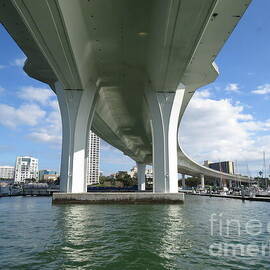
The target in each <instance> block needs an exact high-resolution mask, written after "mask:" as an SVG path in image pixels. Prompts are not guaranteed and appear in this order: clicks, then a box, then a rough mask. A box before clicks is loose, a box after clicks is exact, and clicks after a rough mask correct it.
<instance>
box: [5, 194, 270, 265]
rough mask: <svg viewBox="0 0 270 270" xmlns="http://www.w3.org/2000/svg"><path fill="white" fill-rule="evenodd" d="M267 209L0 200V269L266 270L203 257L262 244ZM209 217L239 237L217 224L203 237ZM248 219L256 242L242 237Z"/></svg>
mask: <svg viewBox="0 0 270 270" xmlns="http://www.w3.org/2000/svg"><path fill="white" fill-rule="evenodd" d="M269 208H270V203H263V202H242V201H240V200H229V199H219V198H206V197H197V196H191V197H187V198H186V202H185V204H183V205H52V204H51V198H41V197H40V198H37V197H34V198H31V197H13V198H0V269H1V270H8V269H91V270H92V269H93V270H95V269H110V270H113V269H117V270H118V269H120V270H122V269H123V270H126V269H154V270H158V269H192V270H196V269H270V256H269V254H266V255H265V254H257V255H256V256H250V254H244V255H243V254H242V255H243V256H240V255H237V254H235V255H236V256H227V255H226V256H225V255H224V254H221V255H220V254H219V255H220V256H216V255H217V254H210V251H209V247H210V246H211V244H213V243H234V244H242V245H248V244H250V243H252V244H256V245H258V246H259V245H261V244H263V243H264V242H266V241H268V238H269V235H270V233H268V231H267V226H266V224H267V222H268V221H269V217H270V215H269V213H270V210H269ZM213 213H214V214H222V218H221V216H220V219H217V220H219V221H220V220H224V221H225V220H227V219H232V218H233V219H237V220H239V224H240V225H241V231H240V233H241V235H240V236H239V235H238V233H239V227H237V226H236V227H235V228H234V227H233V226H232V228H231V229H232V230H231V231H230V233H229V234H228V235H225V233H224V232H223V230H224V231H226V230H225V229H226V228H225V225H224V224H222V226H221V231H220V227H219V224H220V222H219V221H215V222H214V223H213V224H214V225H213V233H212V234H211V226H210V220H209V219H210V217H211V214H213ZM218 217H219V216H218ZM255 218H256V219H258V220H260V222H261V223H262V224H263V226H262V227H263V229H262V231H261V232H260V233H259V234H258V235H256V236H255V235H250V234H248V233H247V232H246V231H245V230H244V225H245V224H246V222H248V221H249V220H251V219H255ZM222 222H223V221H222ZM223 223H225V222H223ZM269 228H270V227H269Z"/></svg>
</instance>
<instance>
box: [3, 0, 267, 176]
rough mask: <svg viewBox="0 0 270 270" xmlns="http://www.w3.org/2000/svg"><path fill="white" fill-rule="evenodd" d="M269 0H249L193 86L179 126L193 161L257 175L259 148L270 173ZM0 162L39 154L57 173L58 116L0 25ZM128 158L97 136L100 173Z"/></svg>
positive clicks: (128, 163) (128, 164) (121, 166)
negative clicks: (213, 70)
mask: <svg viewBox="0 0 270 270" xmlns="http://www.w3.org/2000/svg"><path fill="white" fill-rule="evenodd" d="M269 10H270V1H269V0H253V2H252V3H251V5H250V6H249V8H248V10H247V12H246V13H245V15H244V17H243V18H242V19H241V21H240V23H239V24H238V25H237V27H236V29H235V30H234V32H233V33H232V35H231V36H230V38H229V40H228V41H227V42H226V44H225V46H224V47H223V49H222V50H221V52H220V53H219V55H218V57H217V58H216V61H215V62H216V63H217V65H218V67H219V71H220V75H219V77H218V78H217V80H216V81H215V82H214V83H212V84H209V85H207V86H204V87H203V88H201V89H198V90H197V92H196V94H195V96H194V97H193V98H192V100H191V102H190V104H189V106H188V108H187V110H186V113H185V115H184V117H183V121H182V124H181V127H180V131H179V141H180V142H181V145H182V147H183V149H184V151H185V152H186V153H187V154H188V155H189V156H190V157H191V158H192V159H194V160H195V161H197V162H199V163H202V162H203V161H204V160H210V161H220V160H232V161H237V165H238V166H237V172H239V173H242V174H245V175H253V176H255V175H257V174H258V172H259V171H260V170H262V169H263V160H262V159H263V152H265V154H266V165H267V172H266V174H267V175H269V174H270V110H269V101H270V69H269V67H270V52H269V48H270V34H269ZM0 48H1V50H0V165H14V164H15V159H16V156H19V155H31V156H34V157H37V158H39V168H40V169H46V168H47V169H54V170H58V171H59V167H60V156H61V119H60V114H59V108H58V103H57V99H56V97H55V95H54V93H53V91H51V90H50V89H49V87H48V86H47V85H45V84H43V83H41V82H39V81H37V80H34V79H31V78H30V77H28V76H27V75H26V74H25V73H24V72H23V63H24V61H25V56H24V54H23V52H22V51H21V50H20V48H19V47H18V46H17V45H16V43H15V42H14V41H13V40H12V38H11V37H10V36H9V34H8V33H7V32H6V31H5V29H4V28H3V27H2V26H1V25H0ZM134 165H135V162H134V161H132V160H131V159H130V158H128V157H126V156H124V155H123V154H122V153H121V152H120V151H118V150H117V149H115V148H113V147H112V146H110V145H108V144H107V143H105V142H103V141H102V142H101V164H100V166H101V171H102V172H103V173H104V174H105V175H109V174H111V173H114V172H116V171H118V170H129V169H131V168H132V167H133V166H134Z"/></svg>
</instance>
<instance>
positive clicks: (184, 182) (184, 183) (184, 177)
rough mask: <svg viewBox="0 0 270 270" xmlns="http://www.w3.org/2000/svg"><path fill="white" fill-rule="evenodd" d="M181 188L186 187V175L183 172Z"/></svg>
mask: <svg viewBox="0 0 270 270" xmlns="http://www.w3.org/2000/svg"><path fill="white" fill-rule="evenodd" d="M182 188H183V189H185V188H186V176H185V175H184V174H182Z"/></svg>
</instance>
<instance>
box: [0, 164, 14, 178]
mask: <svg viewBox="0 0 270 270" xmlns="http://www.w3.org/2000/svg"><path fill="white" fill-rule="evenodd" d="M14 170H15V168H14V166H0V179H3V180H13V179H14Z"/></svg>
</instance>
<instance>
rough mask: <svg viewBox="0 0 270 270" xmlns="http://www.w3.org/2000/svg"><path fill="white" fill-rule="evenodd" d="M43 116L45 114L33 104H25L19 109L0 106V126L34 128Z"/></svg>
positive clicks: (4, 105)
mask: <svg viewBox="0 0 270 270" xmlns="http://www.w3.org/2000/svg"><path fill="white" fill-rule="evenodd" d="M45 114H46V112H45V111H43V110H42V109H41V108H40V107H39V106H38V105H35V104H25V105H21V106H20V107H19V108H15V107H12V106H9V105H6V104H0V124H2V125H4V126H8V127H11V128H15V127H16V126H19V125H28V126H35V125H37V124H38V123H39V121H40V120H41V119H42V118H43V117H44V116H45Z"/></svg>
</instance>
